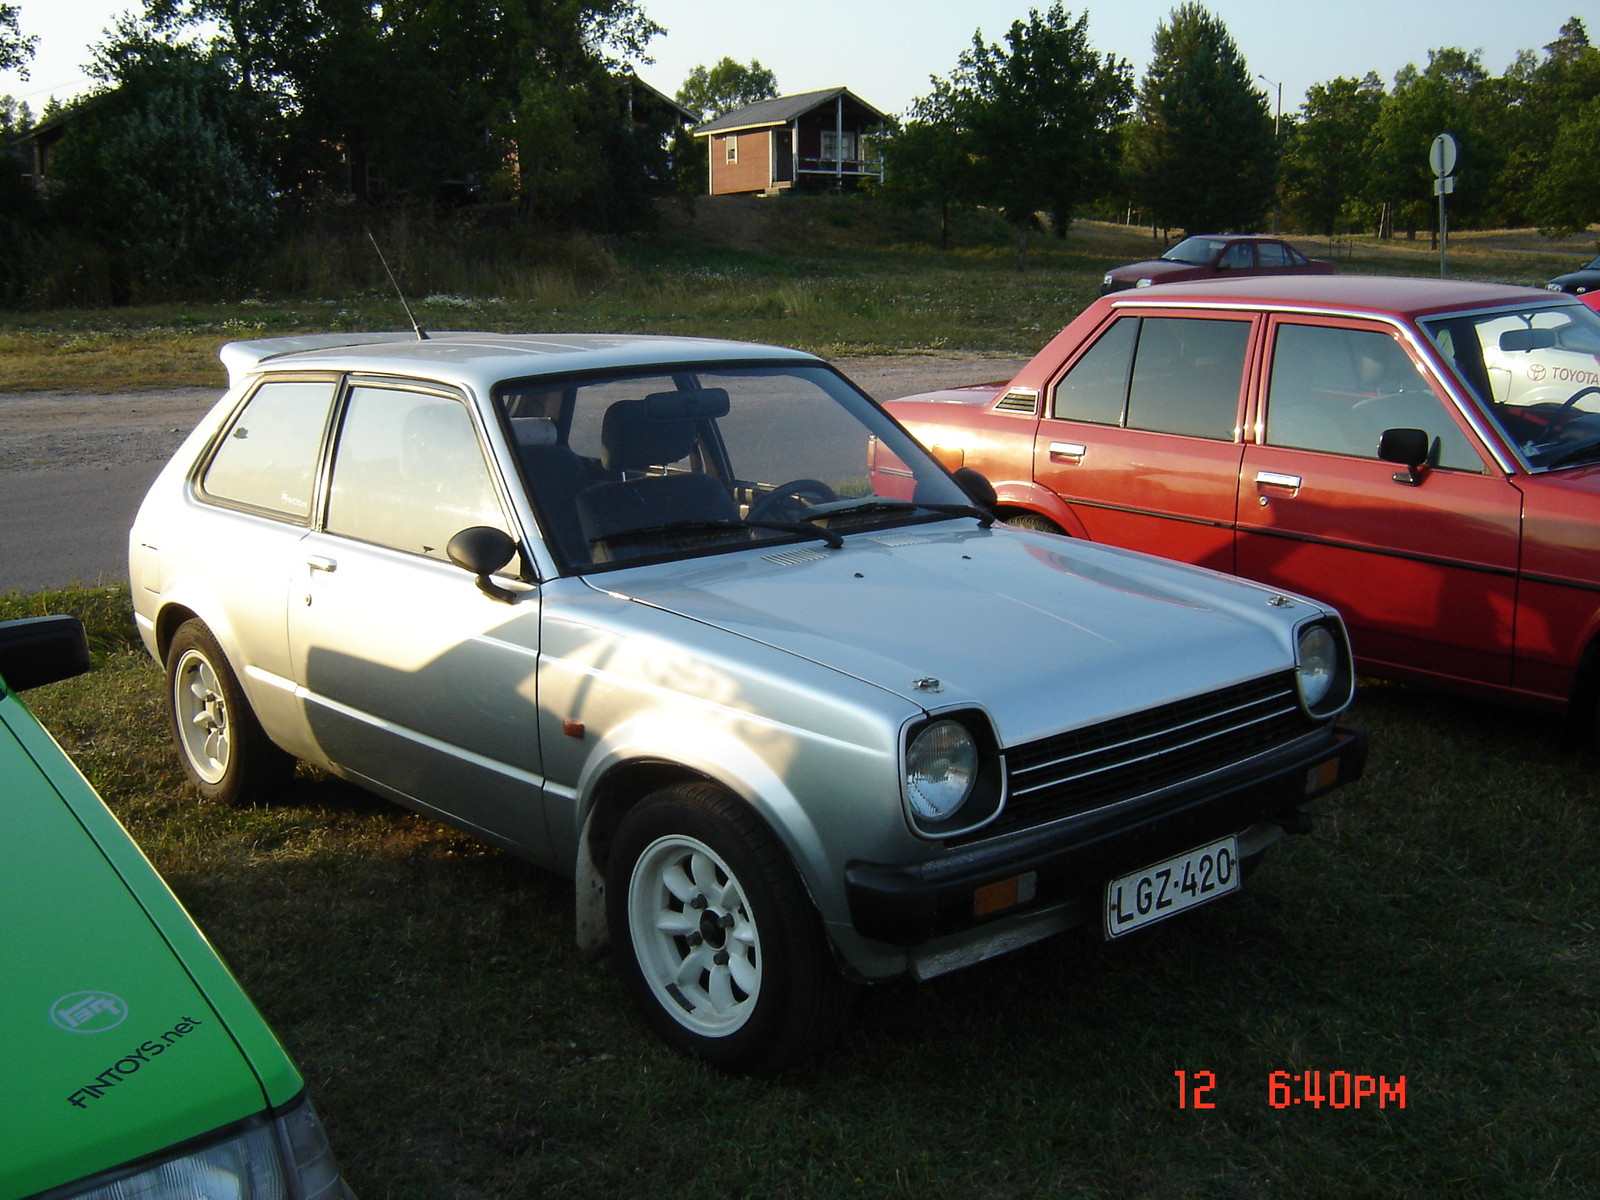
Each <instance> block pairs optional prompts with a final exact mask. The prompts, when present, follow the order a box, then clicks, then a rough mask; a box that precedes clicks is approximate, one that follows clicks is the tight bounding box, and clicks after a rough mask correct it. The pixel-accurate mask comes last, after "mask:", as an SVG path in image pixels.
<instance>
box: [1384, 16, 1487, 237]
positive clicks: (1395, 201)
mask: <svg viewBox="0 0 1600 1200" xmlns="http://www.w3.org/2000/svg"><path fill="white" fill-rule="evenodd" d="M1496 96H1497V93H1496V91H1495V89H1493V88H1491V87H1490V86H1489V76H1488V73H1487V72H1486V71H1485V70H1484V69H1483V64H1482V62H1481V61H1480V60H1479V56H1478V54H1477V53H1476V52H1473V53H1471V54H1468V53H1466V52H1465V51H1462V50H1458V49H1454V48H1446V49H1440V50H1430V51H1429V52H1428V66H1427V69H1426V70H1422V71H1419V70H1418V69H1417V68H1416V66H1415V64H1408V65H1407V66H1405V67H1403V68H1401V70H1400V71H1399V73H1398V74H1396V76H1395V84H1394V88H1393V89H1392V90H1391V91H1390V93H1389V94H1388V96H1386V97H1385V98H1384V100H1383V103H1382V104H1381V105H1380V107H1379V110H1378V118H1377V120H1376V121H1374V122H1373V127H1372V133H1371V134H1370V135H1369V137H1368V139H1367V144H1366V153H1367V158H1368V172H1367V189H1366V195H1367V198H1368V200H1369V201H1370V202H1371V203H1372V204H1373V205H1374V206H1384V207H1386V208H1387V210H1388V211H1389V212H1390V213H1392V214H1393V217H1392V219H1393V223H1394V225H1395V226H1396V227H1399V228H1403V229H1405V230H1406V231H1407V233H1408V235H1412V236H1414V235H1415V232H1416V231H1417V230H1418V229H1421V228H1431V227H1432V226H1433V225H1434V224H1435V222H1436V221H1437V214H1438V202H1437V200H1436V199H1435V198H1434V193H1433V168H1432V167H1431V166H1430V165H1429V162H1428V148H1429V147H1430V146H1431V145H1432V144H1433V140H1434V138H1436V137H1438V136H1439V134H1441V133H1449V134H1451V135H1452V136H1454V138H1455V139H1456V143H1457V145H1458V147H1459V148H1460V159H1459V161H1458V164H1457V167H1456V172H1455V175H1456V180H1457V184H1456V187H1457V191H1456V193H1455V194H1454V195H1453V196H1452V197H1451V199H1450V211H1451V212H1452V213H1455V214H1457V215H1458V216H1459V217H1461V218H1462V219H1463V222H1465V221H1466V220H1469V219H1470V218H1471V216H1472V214H1473V213H1474V211H1477V210H1482V209H1484V208H1486V207H1487V205H1488V201H1489V195H1488V193H1489V180H1490V179H1491V178H1493V157H1492V156H1493V155H1494V154H1495V153H1496V149H1495V146H1494V144H1493V143H1494V138H1493V137H1492V136H1491V134H1490V132H1489V123H1488V121H1487V120H1486V119H1485V116H1484V113H1485V110H1486V109H1488V108H1490V107H1491V106H1492V104H1493V103H1494V101H1495V98H1496Z"/></svg>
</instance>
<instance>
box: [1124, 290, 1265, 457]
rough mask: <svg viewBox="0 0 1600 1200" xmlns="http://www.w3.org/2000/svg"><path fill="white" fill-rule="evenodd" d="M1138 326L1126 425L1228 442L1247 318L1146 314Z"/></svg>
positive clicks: (1247, 337) (1235, 419) (1247, 331)
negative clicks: (1210, 318)
mask: <svg viewBox="0 0 1600 1200" xmlns="http://www.w3.org/2000/svg"><path fill="white" fill-rule="evenodd" d="M1141 325H1142V327H1141V329H1140V330H1139V345H1138V350H1137V351H1136V353H1135V355H1134V363H1133V379H1132V381H1131V383H1130V386H1129V388H1128V411H1127V418H1126V424H1127V426H1128V428H1130V429H1149V430H1153V431H1155V432H1158V433H1182V434H1187V435H1189V436H1191V437H1203V438H1216V439H1219V440H1221V441H1232V440H1233V435H1234V427H1235V425H1236V424H1237V423H1238V413H1239V383H1240V379H1241V378H1242V376H1243V375H1244V358H1245V351H1246V349H1247V348H1248V347H1249V344H1250V322H1249V321H1208V320H1204V319H1200V318H1190V317H1146V318H1145V319H1144V320H1143V322H1141Z"/></svg>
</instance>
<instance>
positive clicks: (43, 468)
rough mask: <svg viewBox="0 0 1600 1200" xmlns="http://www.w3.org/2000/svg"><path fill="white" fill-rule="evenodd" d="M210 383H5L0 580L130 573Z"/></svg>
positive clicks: (895, 378)
mask: <svg viewBox="0 0 1600 1200" xmlns="http://www.w3.org/2000/svg"><path fill="white" fill-rule="evenodd" d="M1025 361H1026V360H1024V359H1017V358H990V357H986V356H979V355H920V354H919V355H894V356H882V357H870V358H845V359H839V360H837V362H838V365H839V367H840V369H842V370H843V371H844V372H845V374H847V375H849V376H850V377H851V378H852V379H854V380H855V381H856V382H857V383H859V384H860V385H861V386H862V387H863V388H864V389H866V391H867V392H868V393H870V394H871V395H873V396H875V397H876V398H877V399H879V400H892V399H894V398H895V397H897V396H909V395H911V394H913V393H915V392H926V391H932V390H934V389H936V388H941V387H955V386H959V385H961V384H969V383H988V382H991V381H994V380H1005V379H1010V378H1011V376H1012V375H1014V374H1015V373H1016V372H1017V370H1018V369H1019V368H1020V367H1021V366H1022V365H1023V363H1024V362H1025ZM218 395H219V392H218V391H217V390H215V389H212V388H177V389H174V390H171V391H151V392H127V393H115V394H94V395H86V394H82V393H68V392H20V393H13V394H0V591H11V590H17V591H22V592H36V591H42V590H44V589H46V588H54V587H62V586H65V585H66V584H69V583H115V582H120V581H122V580H125V579H127V577H128V561H127V555H128V547H127V536H128V526H129V525H131V524H132V523H133V514H134V513H135V511H137V509H138V507H139V501H140V500H141V499H142V498H143V496H144V493H145V491H146V489H148V488H149V486H150V481H151V480H152V479H154V478H155V476H156V472H157V471H159V470H160V469H161V465H162V464H163V463H164V462H166V460H167V459H168V458H169V457H170V456H171V454H172V452H173V450H174V449H176V448H177V446H178V443H179V442H181V441H182V440H183V438H184V436H185V435H186V434H187V433H188V432H189V430H190V429H192V428H193V427H194V425H195V423H196V422H197V421H199V419H200V418H201V417H202V416H204V415H205V413H206V411H207V410H208V409H209V408H210V407H211V405H212V404H213V403H215V401H216V399H217V396H218Z"/></svg>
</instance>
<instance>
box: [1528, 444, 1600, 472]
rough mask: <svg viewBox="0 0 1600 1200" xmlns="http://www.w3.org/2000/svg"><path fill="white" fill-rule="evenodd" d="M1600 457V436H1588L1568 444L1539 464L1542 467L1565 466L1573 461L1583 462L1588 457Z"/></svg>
mask: <svg viewBox="0 0 1600 1200" xmlns="http://www.w3.org/2000/svg"><path fill="white" fill-rule="evenodd" d="M1595 457H1600V437H1592V438H1587V439H1585V440H1584V441H1581V442H1577V443H1575V444H1573V445H1571V446H1568V447H1567V448H1566V449H1565V450H1563V451H1562V452H1561V453H1560V454H1557V455H1556V456H1555V457H1553V458H1547V459H1545V460H1544V461H1543V462H1541V463H1540V464H1539V465H1540V466H1541V467H1565V466H1568V465H1569V464H1571V463H1575V462H1581V461H1583V460H1584V459H1586V458H1595Z"/></svg>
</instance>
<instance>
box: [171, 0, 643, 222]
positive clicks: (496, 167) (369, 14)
mask: <svg viewBox="0 0 1600 1200" xmlns="http://www.w3.org/2000/svg"><path fill="white" fill-rule="evenodd" d="M146 15H147V17H148V19H149V20H150V21H152V22H153V23H154V24H155V25H156V26H157V27H158V28H161V29H167V30H179V29H186V28H191V27H195V26H198V25H202V24H204V23H213V24H215V26H216V27H217V30H218V33H217V41H216V45H217V47H218V48H219V50H220V51H221V52H222V53H224V54H225V55H226V56H227V57H228V59H229V61H230V62H232V63H233V64H234V66H235V71H236V74H237V76H238V78H239V81H240V84H241V86H242V87H243V88H244V89H245V90H247V91H252V92H257V93H261V94H264V95H270V96H272V97H274V98H275V100H276V103H277V105H278V107H279V108H280V110H281V111H282V112H283V113H284V125H283V135H284V136H283V139H282V143H281V144H282V150H283V153H282V159H281V169H280V178H279V186H280V188H281V189H282V190H283V191H284V192H285V193H288V194H291V195H303V196H307V197H309V198H314V197H316V196H318V195H323V194H327V193H341V192H347V193H353V194H354V195H355V196H357V197H358V198H359V199H363V200H369V201H376V202H381V201H390V200H394V201H399V200H430V199H433V198H435V197H436V196H437V195H438V194H439V192H440V189H441V188H442V187H450V188H452V189H454V188H456V187H458V186H459V185H460V184H462V183H471V182H474V181H481V180H483V179H485V178H487V177H489V176H491V175H494V174H496V173H503V177H504V178H507V179H510V180H513V181H515V182H516V183H517V185H518V186H523V185H525V186H526V187H527V188H528V194H529V195H530V196H535V197H540V198H541V203H540V204H533V203H530V204H529V205H528V208H529V211H530V212H532V211H535V210H537V211H539V212H540V213H541V214H547V213H548V212H549V209H548V206H543V205H542V198H547V197H551V196H557V195H560V196H565V197H567V198H568V199H569V201H570V202H569V203H568V204H567V207H566V209H565V211H564V212H563V213H562V214H561V216H562V218H563V219H567V218H572V217H574V216H577V217H581V216H583V215H585V214H586V213H587V212H588V211H589V210H588V209H587V208H586V206H585V204H584V203H583V201H582V199H581V197H580V192H578V191H574V190H573V188H574V186H575V185H576V184H577V183H579V182H581V181H582V180H588V181H589V182H590V183H592V184H595V185H596V186H598V182H597V181H599V180H601V179H602V178H604V177H605V176H606V174H607V171H608V166H607V164H606V163H605V161H604V158H603V146H604V145H605V144H607V143H609V142H610V141H611V140H612V138H611V134H612V133H613V132H614V131H612V130H609V129H608V131H607V134H606V136H605V137H577V136H576V135H577V134H578V131H579V128H580V126H579V124H578V123H576V116H577V115H578V114H583V115H584V116H585V117H587V118H588V119H589V123H588V125H587V126H585V127H584V128H585V129H586V131H592V130H593V129H594V127H595V126H594V122H596V121H606V122H613V123H621V122H623V121H625V119H626V111H625V108H619V106H618V104H617V94H616V84H615V78H614V77H615V76H616V74H617V73H618V72H619V71H620V69H621V67H622V65H623V64H624V62H625V61H627V60H629V59H633V58H638V57H642V55H643V51H644V47H645V46H646V45H647V44H648V42H649V41H650V39H651V38H653V37H654V36H656V35H657V34H658V33H660V32H661V28H660V26H658V25H656V24H655V23H654V22H652V21H650V20H649V19H648V18H647V17H646V16H645V15H644V12H643V10H642V9H641V8H640V6H639V3H638V0H561V2H560V3H548V2H546V0H506V2H500V0H409V2H407V3H400V4H383V5H377V4H371V3H367V2H365V0H146ZM568 117H573V118H574V123H573V124H569V125H566V126H562V127H559V128H558V127H557V126H556V125H555V124H553V122H556V121H564V120H566V119H567V118H568ZM557 135H559V137H560V139H561V141H562V143H563V144H562V145H560V146H555V145H548V146H547V145H544V144H541V143H538V142H535V141H534V140H532V139H533V138H534V137H544V138H548V137H552V136H557ZM540 162H549V163H551V164H554V169H556V170H558V171H560V172H561V173H562V174H561V177H560V178H559V179H554V180H551V181H548V182H549V184H550V186H549V187H545V186H544V183H545V182H546V181H541V180H540V179H539V178H538V174H537V167H536V164H538V163H540ZM508 164H510V166H509V168H508ZM580 191H581V189H580ZM519 198H522V197H520V193H519Z"/></svg>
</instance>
